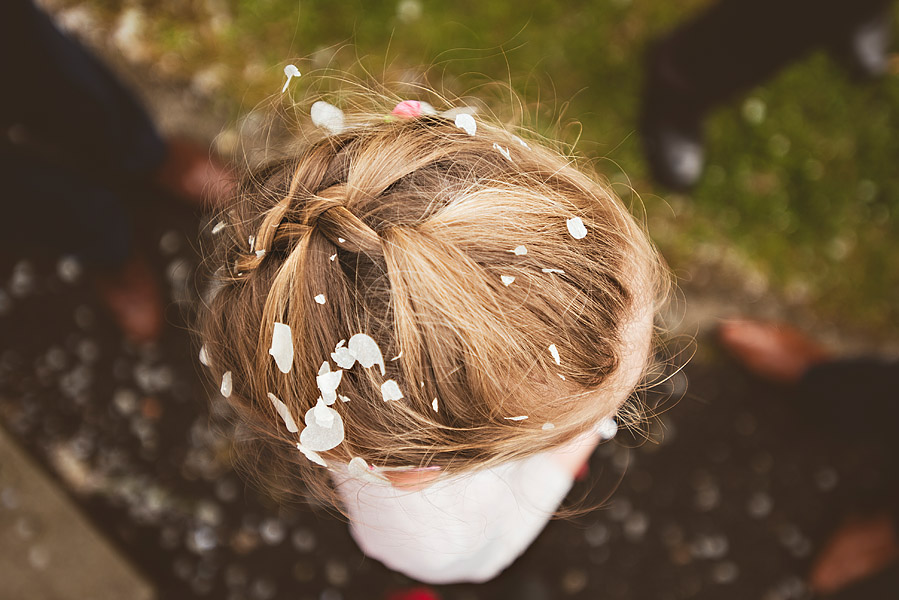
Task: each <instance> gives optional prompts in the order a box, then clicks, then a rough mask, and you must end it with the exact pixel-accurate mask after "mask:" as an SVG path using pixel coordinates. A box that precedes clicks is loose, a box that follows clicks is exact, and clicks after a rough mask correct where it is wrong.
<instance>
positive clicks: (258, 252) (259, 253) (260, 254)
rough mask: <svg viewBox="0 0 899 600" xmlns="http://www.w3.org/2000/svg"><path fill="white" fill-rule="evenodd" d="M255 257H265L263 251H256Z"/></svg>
mask: <svg viewBox="0 0 899 600" xmlns="http://www.w3.org/2000/svg"><path fill="white" fill-rule="evenodd" d="M256 256H258V257H259V258H262V257H263V256H265V250H257V251H256Z"/></svg>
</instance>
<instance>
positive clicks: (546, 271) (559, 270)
mask: <svg viewBox="0 0 899 600" xmlns="http://www.w3.org/2000/svg"><path fill="white" fill-rule="evenodd" d="M540 270H541V271H543V272H544V273H557V274H559V275H564V274H565V271H563V270H562V269H540Z"/></svg>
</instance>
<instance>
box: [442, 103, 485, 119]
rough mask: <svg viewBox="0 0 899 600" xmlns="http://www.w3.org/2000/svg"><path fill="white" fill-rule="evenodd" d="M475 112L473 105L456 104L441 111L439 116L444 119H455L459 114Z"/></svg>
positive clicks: (472, 113)
mask: <svg viewBox="0 0 899 600" xmlns="http://www.w3.org/2000/svg"><path fill="white" fill-rule="evenodd" d="M477 113H478V109H477V107H475V106H457V107H455V108H451V109H449V110H445V111H443V112H442V113H440V116H441V117H443V118H444V119H455V118H456V117H458V116H459V115H476V114H477Z"/></svg>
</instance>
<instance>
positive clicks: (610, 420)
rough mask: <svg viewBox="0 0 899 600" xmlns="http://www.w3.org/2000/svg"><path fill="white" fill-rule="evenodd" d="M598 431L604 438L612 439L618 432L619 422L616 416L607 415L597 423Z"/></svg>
mask: <svg viewBox="0 0 899 600" xmlns="http://www.w3.org/2000/svg"><path fill="white" fill-rule="evenodd" d="M596 433H598V434H599V437H601V438H602V439H604V440H610V439H612V438H613V437H615V434H616V433H618V422H617V421H616V420H615V418H614V417H605V418H604V419H601V420H600V421H599V423H597V424H596Z"/></svg>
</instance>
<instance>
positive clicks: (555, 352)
mask: <svg viewBox="0 0 899 600" xmlns="http://www.w3.org/2000/svg"><path fill="white" fill-rule="evenodd" d="M549 353H550V354H552V355H553V360H554V361H556V364H557V365H561V364H562V357H561V356H559V349H558V348H556V345H555V344H550V345H549Z"/></svg>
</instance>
